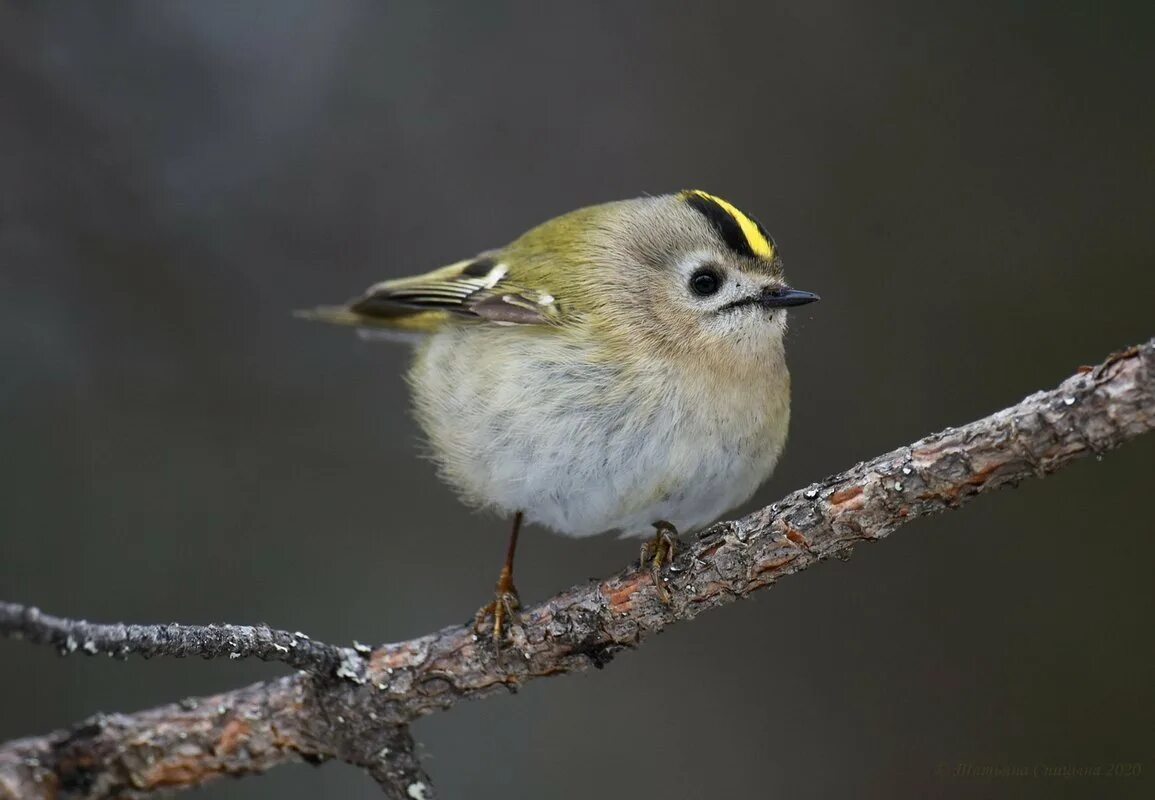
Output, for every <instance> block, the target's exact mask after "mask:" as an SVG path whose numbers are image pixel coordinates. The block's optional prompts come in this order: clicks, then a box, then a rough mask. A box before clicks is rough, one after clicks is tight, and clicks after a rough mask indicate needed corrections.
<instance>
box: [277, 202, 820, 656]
mask: <svg viewBox="0 0 1155 800" xmlns="http://www.w3.org/2000/svg"><path fill="white" fill-rule="evenodd" d="M818 299H819V297H818V295H816V294H814V293H813V292H808V291H803V290H800V289H795V288H792V287H791V286H790V285H789V284H787V283H786V280H785V277H784V274H783V267H782V259H781V256H780V253H779V248H778V246H777V245H776V243H775V242H774V240H773V239H772V238H771V237H770V235H769V234H768V233H767V232H766V229H765V228H764V227H763V226H762V225H761V224H760V223H759V222H758V221H757V220H756V219H755V218H754V217H753V216H751V215H749V214H746V213H744V212H742V211H740V210H739V209H738V208H737V207H736V206H734V205H733V204H731V203H730V202H728V201H726V200H723V199H722V198H721V197H718V196H716V195H713V194H710V193H708V192H706V191H703V190H700V189H691V190H685V191H679V192H673V193H669V194H661V195H646V196H642V197H637V198H633V199H628V200H619V201H613V202H607V203H601V204H599V205H592V206H588V207H584V208H579V209H577V210H575V211H571V212H568V213H565V214H562V215H561V216H558V217H555V218H553V219H550V220H548V221H546V222H544V223H542V224H540V225H538V226H537V227H534V228H532V229H530V230H529V231H527V232H526V233H524V234H522V235H521V236H519V237H518V238H516V239H514V240H513V241H512V242H511V243H509V244H508V245H506V246H505V247H501V248H499V249H495V250H489V251H485V252H481V253H479V254H478V255H476V256H474V257H472V258H468V259H465V260H462V261H457V262H455V263H452V264H449V265H448V266H444V267H441V268H439V269H435V270H433V271H431V272H426V273H424V274H421V275H416V276H413V277H403V278H396V279H391V280H385V281H382V282H380V283H377V284H374V285H373V286H370V287H369V288H368V289H367V290H366V291H365V292H363V293H362V294H361V295H359V296H357V297H355V298H354V299H353V300H351V301H349V302H347V303H344V304H339V305H328V306H318V307H316V308H312V309H308V310H304V311H300V312H297V313H298V315H299V316H301V317H303V318H306V319H310V320H314V321H320V322H327V323H332V324H336V325H342V326H351V327H354V328H358V329H360V330H361V331H362V332H363V334H364V335H367V336H369V337H372V338H386V339H395V340H399V341H405V342H408V343H410V344H411V345H412V346H413V348H414V357H413V360H412V366H411V368H410V370H409V373H408V383H409V387H410V390H411V395H412V401H413V411H414V415H415V417H416V420H417V423H418V424H419V426H420V428H421V429H422V431H423V432H424V435H425V437H426V439H427V442H428V445H429V450H430V452H431V454H432V457H433V460H434V461H435V462H436V465H437V468H438V472H439V474H440V476H441V477H442V478H443V479H444V481H445V482H446V483H448V484H449V485H450V486H451V487H453V489H454V490H455V491H456V492H457V494H458V495H459V496H460V497H461V498H462V500H464V502H465V503H467V504H468V505H470V506H473V507H478V508H485V509H491V510H494V511H497V512H498V513H500V514H503V515H506V516H509V517H512V523H513V524H512V530H511V533H510V539H509V544H508V547H507V548H506V557H505V560H504V562H503V564H502V567H501V570H500V572H499V574H498V580H497V583H496V586H495V590H494V599H493V601H492V602H490V603H488V604H487V605H485V606H483V607H482V608H481V609H480V610H479V611H478V613H477V615H476V616H475V618H474V625H475V629H476V631H477V632H478V633H481V632H483V631H484V630H486V629H488V632H489V633H490V634H491V635H492V637H493V639H494V640H495V641H498V642H500V641H501V639H502V637H503V635H505V634H506V633H507V632H508V629H509V627H510V626H511V625H513V624H516V615H517V613H518V611H519V609H520V605H521V603H520V597H519V595H518V593H517V589H516V586H515V585H514V582H513V562H514V556H515V552H516V549H517V542H518V536H519V533H520V530H521V528H522V525H523V523H534V524H537V525H539V526H542V527H545V528H547V529H550V530H552V531H554V532H556V533H559V534H562V535H566V536H572V537H586V536H592V535H596V534H601V533H607V532H617V533H619V534H620V535H622V536H626V537H628V536H638V537H650V538H649V540H648V541H647V542H646V544H644V545H643V546H642V548H641V565H642V566H643V567H644V566H646V565H647V564H648V565H649V569H650V571H651V572H652V574H653V580H654V585H655V587H657V589H658V591H659V595H660V596H661V597H662V599H663V600H665V601H667V602H668V600H669V596H668V593H667V590H666V588H665V587H664V586H663V584H662V582H661V580H660V570H661V569H662V567H663V566H664V565H666V564H668V563H670V561H671V559H672V558H673V554H674V547H675V543H676V541H677V539H676V537H677V536H678V534H679V532H681V533H685V532H691V531H695V530H699V529H701V528H703V527H704V526H706V525H708V524H709V523H711V522H713V521H715V520H717V519H718V518H719V517H720V516H721V515H722V514H724V513H725V512H727V511H729V510H730V509H732V508H734V507H735V506H737V505H740V504H741V503H743V502H745V501H746V500H748V499H749V498H750V497H751V496H752V495H753V493H754V492H755V490H757V488H758V487H759V486H760V485H761V484H762V483H763V482H764V481H765V480H766V479H767V478H768V477H769V476H770V474H771V473H772V471H773V470H774V467H775V465H776V464H777V462H778V459H779V456H780V455H781V453H782V450H783V447H784V446H785V443H786V436H787V430H788V427H789V421H790V373H789V371H788V369H787V365H786V359H785V353H784V343H783V339H784V336H785V333H786V330H787V310H788V309H789V308H792V307H795V306H801V305H804V304H807V303H812V302H814V301H816V300H818ZM651 531H652V537H651V534H650V532H651Z"/></svg>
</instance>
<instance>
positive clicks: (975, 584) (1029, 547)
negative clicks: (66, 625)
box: [0, 0, 1155, 800]
mask: <svg viewBox="0 0 1155 800" xmlns="http://www.w3.org/2000/svg"><path fill="white" fill-rule="evenodd" d="M1153 44H1155V11H1153V10H1152V6H1151V5H1150V4H1148V3H1139V2H1134V3H1117V4H1101V5H1094V6H1092V4H1089V3H1063V2H1049V3H1041V2H1040V3H1031V2H1000V3H983V2H968V3H957V4H953V6H952V5H947V4H934V5H933V6H932V5H927V4H925V3H920V2H899V3H894V4H887V5H885V6H879V5H875V4H870V5H867V4H862V3H856V2H852V1H851V0H825V1H821V0H820V1H819V2H807V3H802V2H798V3H774V2H753V1H751V2H725V1H719V2H710V3H696V4H681V5H680V6H679V7H675V5H674V4H669V3H657V2H651V3H641V2H639V3H630V4H625V3H608V2H599V3H586V2H570V3H564V4H559V5H552V4H546V3H524V4H517V3H514V4H510V3H499V2H487V3H473V2H465V1H464V0H462V1H461V2H455V3H437V4H432V3H421V4H419V3H404V4H402V3H381V2H376V1H374V0H364V1H363V2H328V3H309V2H300V1H299V0H278V2H249V3H244V4H237V3H226V2H191V1H190V2H166V3H151V2H140V3H131V2H118V3H100V4H96V3H31V2H16V1H15V0H9V2H4V3H3V4H2V5H0V364H2V369H0V452H2V453H3V456H2V458H0V597H3V598H4V599H8V600H14V601H21V602H27V603H35V604H38V605H40V606H42V607H43V608H44V609H46V610H48V611H51V612H54V613H58V614H63V615H70V616H80V617H87V618H89V619H94V620H104V621H115V620H123V621H138V622H146V621H152V622H166V621H172V620H179V621H183V622H190V623H192V622H196V623H204V622H210V621H233V622H257V621H263V622H267V623H269V624H270V625H273V626H276V627H283V628H288V629H290V630H303V631H306V632H308V633H309V634H311V635H312V636H314V637H318V638H322V639H326V640H330V641H334V642H345V643H347V642H349V641H351V640H352V639H353V638H357V639H360V640H362V641H375V642H376V641H384V640H396V639H401V638H405V637H410V636H414V635H418V634H422V633H425V632H428V631H431V630H434V629H436V628H439V627H442V626H444V625H447V624H450V623H454V622H460V621H464V620H465V619H466V618H468V617H469V616H470V615H471V614H472V613H473V611H474V610H475V609H476V608H477V607H478V606H479V605H480V604H481V603H482V602H484V601H486V600H487V599H488V597H489V592H490V591H491V588H492V585H493V580H494V578H495V576H496V571H497V568H498V566H499V562H500V560H501V556H502V554H503V548H504V544H505V537H506V533H507V521H505V520H501V519H497V518H494V517H491V516H488V515H485V514H477V513H472V512H470V511H468V510H466V509H465V508H463V507H462V506H460V505H459V504H458V503H457V502H456V501H455V500H454V498H453V496H452V494H451V492H450V491H449V490H448V489H447V488H446V487H444V486H443V485H441V484H440V483H439V482H438V481H437V479H436V478H435V476H434V472H433V468H432V466H431V465H430V464H429V463H428V462H427V461H424V460H421V459H420V458H419V435H418V432H417V430H416V428H415V426H414V424H413V422H412V420H411V418H410V416H409V415H408V412H407V396H406V389H405V385H404V382H403V379H402V374H403V372H404V370H405V369H406V365H407V362H408V357H409V356H408V353H407V352H406V350H405V349H404V348H402V347H398V346H393V345H386V344H380V343H368V342H362V341H359V340H358V339H357V338H356V337H355V336H353V335H351V334H349V333H348V332H346V331H341V330H337V329H330V328H324V327H319V326H315V325H308V324H305V323H302V322H298V321H295V320H294V319H292V318H291V317H290V313H289V312H290V311H291V310H292V309H294V308H299V307H302V306H310V305H313V304H316V303H321V302H332V301H341V300H344V299H345V298H347V297H349V296H350V295H352V294H354V293H356V292H358V291H360V290H361V289H362V288H363V287H365V286H366V285H368V284H369V283H372V282H374V281H377V280H380V279H383V278H387V277H391V276H398V275H403V274H406V273H409V272H413V271H417V270H425V269H428V268H432V267H434V266H437V265H440V264H442V263H445V262H448V261H451V260H455V259H458V258H461V257H464V256H467V255H469V254H472V253H474V252H476V251H479V250H482V249H485V248H489V247H493V246H496V245H500V244H503V243H504V242H506V241H508V240H509V239H511V238H513V237H514V236H516V235H517V234H518V233H520V232H521V231H522V230H524V229H525V228H527V227H529V226H531V225H533V224H535V223H537V222H540V221H542V220H544V219H546V218H548V217H551V216H553V215H555V214H557V213H560V212H563V211H566V210H569V209H571V208H575V207H577V206H580V205H583V204H589V203H594V202H600V201H603V200H609V199H616V198H622V197H631V196H636V195H639V194H643V193H659V192H665V191H673V190H677V189H680V188H684V187H701V188H705V189H707V190H709V191H712V192H716V193H718V194H720V195H722V196H723V197H726V198H727V199H729V200H731V201H733V202H734V203H735V204H737V205H738V206H739V207H741V208H743V209H747V210H749V211H751V212H752V213H754V214H755V215H757V216H758V217H759V218H760V219H761V220H762V222H763V223H764V224H765V225H766V227H767V228H769V230H770V231H771V233H772V234H773V235H774V236H775V238H776V239H777V241H778V244H779V246H780V248H781V250H782V252H783V254H784V257H785V259H786V265H787V270H788V274H789V275H790V277H791V279H792V281H793V282H794V283H795V284H796V285H797V286H800V287H802V288H805V289H810V290H814V291H817V292H819V293H821V294H822V296H823V302H822V303H820V304H818V305H815V306H807V307H806V308H805V309H802V310H800V312H796V313H794V314H792V320H793V326H792V331H791V334H790V338H789V348H788V349H789V357H790V362H791V367H792V370H793V374H794V386H795V412H794V421H793V430H792V432H791V441H790V445H789V446H788V448H787V452H786V455H785V457H784V459H783V461H782V464H781V466H780V468H779V471H778V473H777V474H776V475H775V476H774V478H773V480H772V481H770V483H769V484H768V485H767V486H765V487H764V489H763V490H762V491H761V492H760V493H759V495H758V496H757V497H756V498H755V500H754V501H752V503H751V504H750V507H755V505H761V504H765V503H768V502H771V501H773V500H774V499H775V498H776V497H778V496H780V495H782V494H784V493H785V492H787V491H789V490H792V489H794V488H797V487H798V486H801V485H804V484H805V483H807V482H809V481H811V480H814V479H817V478H821V477H822V476H824V475H827V474H829V473H832V472H835V471H837V470H839V469H842V468H845V467H847V466H849V465H851V464H853V463H855V462H857V461H859V460H861V459H864V458H868V457H871V456H874V455H876V454H878V453H880V452H883V451H885V450H888V449H891V448H893V447H896V446H899V445H902V444H905V443H907V442H910V441H912V440H914V439H916V438H918V437H920V436H922V435H924V434H927V433H930V432H932V431H935V430H938V429H940V428H942V427H945V426H947V425H957V424H960V423H965V422H967V421H970V420H972V419H974V418H977V417H979V416H982V415H985V414H987V413H989V412H991V411H994V410H996V409H998V408H1001V407H1003V406H1005V405H1008V404H1010V403H1013V402H1015V401H1017V400H1019V399H1020V398H1022V397H1023V396H1024V395H1026V394H1028V393H1030V392H1032V391H1034V390H1036V389H1039V388H1044V387H1050V386H1052V385H1054V384H1055V383H1056V382H1057V381H1058V380H1060V379H1061V378H1063V377H1065V376H1067V375H1068V374H1070V373H1071V372H1072V371H1073V369H1074V368H1075V367H1076V366H1078V365H1080V364H1090V363H1096V362H1098V361H1099V360H1101V359H1102V358H1103V357H1104V356H1105V355H1106V354H1107V353H1109V352H1110V351H1112V350H1114V349H1117V348H1121V347H1123V346H1125V345H1129V344H1133V343H1136V342H1139V341H1142V340H1144V339H1146V338H1148V337H1150V336H1152V335H1153V334H1155V269H1153V267H1155V260H1153V257H1152V253H1153V251H1155V228H1153V226H1152V220H1153V219H1155V193H1153V192H1152V185H1153V179H1155V103H1152V95H1151V86H1152V83H1151V81H1152V75H1155V47H1153ZM1153 479H1155V437H1147V439H1146V440H1142V441H1139V442H1136V443H1133V444H1132V445H1130V446H1128V447H1126V448H1125V449H1123V450H1121V451H1118V452H1116V453H1111V454H1109V455H1107V456H1106V457H1105V458H1104V459H1103V460H1102V462H1101V463H1096V462H1094V461H1089V462H1086V463H1080V464H1078V465H1076V466H1074V467H1073V468H1071V469H1068V470H1066V471H1064V472H1062V473H1061V474H1059V475H1056V476H1054V477H1053V478H1048V479H1047V480H1045V481H1029V482H1027V483H1025V484H1024V485H1023V486H1021V487H1020V488H1019V489H1017V490H1015V491H1007V492H1003V493H1000V494H997V495H992V496H989V497H985V498H983V499H982V500H980V501H979V502H976V503H975V504H974V505H972V506H968V507H967V508H966V509H965V510H963V511H961V512H959V513H952V514H948V515H946V516H943V517H941V518H936V519H931V520H925V521H920V522H917V523H915V524H913V525H910V526H909V527H907V528H903V529H902V530H901V531H899V532H898V533H897V534H896V535H895V536H894V537H893V538H891V539H889V540H887V541H886V542H885V543H883V544H880V545H878V546H874V547H863V548H860V549H859V551H858V552H857V553H856V554H855V555H854V557H853V559H851V561H850V562H849V563H846V564H842V563H831V564H828V565H824V566H821V567H819V568H816V569H814V570H811V571H808V572H806V573H805V574H804V575H801V576H798V577H792V578H790V579H788V580H786V581H784V582H782V583H781V584H780V585H779V586H778V587H777V588H776V590H775V591H773V592H770V593H764V594H763V595H762V596H760V597H758V598H756V599H754V600H752V601H751V602H744V603H739V604H737V605H735V606H733V607H730V608H728V609H725V610H722V611H720V612H715V613H711V614H709V615H707V616H705V617H703V618H701V619H700V620H698V621H697V622H695V623H693V624H689V625H685V626H681V627H677V628H676V629H674V630H671V631H670V632H668V633H667V634H666V635H663V636H661V637H659V638H657V639H655V640H653V641H650V642H648V643H647V645H646V646H645V647H643V648H642V649H641V650H639V651H638V652H632V653H625V654H622V655H621V656H620V657H619V658H618V659H616V660H615V661H614V662H613V664H612V665H611V666H610V667H609V668H608V669H606V670H604V671H601V672H593V673H590V674H585V675H581V676H575V677H569V678H565V679H559V680H550V681H541V682H538V683H535V684H532V685H530V686H528V687H526V689H525V690H524V691H522V692H521V693H520V694H518V695H517V696H516V697H504V698H494V699H491V700H487V701H485V702H483V703H477V704H468V705H465V706H462V707H458V708H457V709H455V710H454V711H453V713H450V714H444V715H439V716H437V717H435V718H431V719H427V720H423V721H422V722H420V723H419V724H418V725H417V726H416V727H415V733H416V735H417V737H418V738H419V739H420V740H421V741H422V742H423V743H424V745H425V750H426V759H427V766H428V767H429V769H430V771H431V773H432V775H433V777H434V779H435V781H436V782H437V783H438V785H439V786H440V788H441V789H442V791H443V792H444V796H445V797H447V798H458V797H470V798H498V797H549V798H560V799H565V798H583V799H584V798H589V797H605V798H617V797H666V798H706V797H752V796H762V795H778V796H803V797H806V796H810V797H844V796H855V797H887V798H890V797H908V796H938V797H975V796H985V797H1111V798H1114V797H1150V796H1152V794H1153V779H1152V778H1151V777H1150V776H1151V775H1153V774H1155V725H1152V709H1153V708H1155V682H1153V681H1152V680H1151V675H1152V672H1153V665H1155V639H1153V637H1152V635H1151V630H1152V628H1151V613H1152V609H1153V606H1155V602H1153V601H1155V589H1153V588H1152V581H1151V577H1150V576H1151V564H1152V560H1153V559H1155V535H1153V534H1155V521H1153V518H1152V514H1151V512H1150V508H1149V507H1148V506H1146V505H1145V503H1147V502H1148V501H1149V500H1150V493H1151V488H1152V483H1153ZM636 554H637V551H636V545H635V544H633V543H630V542H620V541H617V540H616V539H614V538H612V537H603V538H596V539H586V540H580V541H575V540H568V539H563V538H559V537H555V536H550V535H545V534H544V533H543V532H541V531H536V530H535V531H531V532H530V534H529V535H527V536H526V537H524V539H523V542H522V549H521V552H520V553H519V564H518V568H519V569H518V584H519V587H520V589H521V593H522V597H523V598H525V599H526V600H527V601H530V602H533V601H536V600H540V599H542V598H544V597H546V596H548V595H549V594H552V593H554V592H556V591H558V590H560V589H562V588H564V587H566V586H568V585H570V584H573V583H576V582H580V581H583V580H585V579H587V578H589V577H591V576H600V575H603V574H608V573H610V572H612V571H615V570H617V569H618V568H620V567H622V566H623V565H624V564H625V563H626V562H627V561H629V560H630V559H631V558H634V557H636ZM283 672H284V670H283V669H282V668H280V667H278V666H276V665H269V664H263V663H260V662H256V663H248V662H244V663H215V662H214V663H205V662H201V661H199V660H198V661H194V662H184V661H154V662H142V661H139V660H136V661H129V662H127V663H117V662H111V661H108V660H96V659H86V658H82V657H74V658H70V659H60V658H58V657H57V656H56V655H55V653H53V652H51V651H49V650H48V649H44V648H36V647H31V646H28V645H26V644H23V643H19V642H10V641H0V709H2V711H0V739H5V738H10V737H15V736H21V735H30V734H35V733H44V732H47V731H49V730H51V729H53V728H57V727H60V726H64V725H67V724H69V723H71V722H73V721H76V720H79V719H80V718H82V717H84V716H86V715H89V714H92V713H94V712H96V711H131V710H134V709H140V708H143V707H148V706H152V705H155V704H159V703H164V702H168V701H172V700H175V699H178V698H180V697H184V696H187V695H196V694H203V693H208V692H214V691H218V690H223V689H226V688H230V687H234V686H238V685H241V684H244V683H246V682H250V681H253V680H258V679H261V678H264V677H269V676H273V675H277V674H282V673H283ZM1116 762H1141V763H1142V764H1143V769H1144V770H1145V771H1146V775H1144V776H1143V777H1139V778H1099V779H1092V778H1070V779H1062V778H1049V779H1046V778H1018V779H1010V778H995V779H978V778H960V777H954V776H952V775H949V774H947V775H943V774H942V773H943V772H950V771H952V770H954V768H955V766H956V765H958V764H964V765H965V764H970V765H974V766H976V767H982V766H987V765H989V766H994V767H998V766H1009V767H1015V766H1021V765H1027V766H1034V765H1048V766H1053V767H1057V768H1063V767H1082V766H1094V765H1106V764H1111V763H1116ZM201 796H203V797H206V798H213V800H224V798H248V799H252V798H316V797H334V798H336V797H340V798H371V797H377V796H379V795H378V793H377V789H376V788H375V786H374V785H373V784H372V783H371V782H370V780H369V779H368V778H367V777H365V776H364V775H363V774H361V773H360V772H358V771H357V770H354V769H352V768H349V767H345V766H342V765H339V764H330V765H327V766H324V767H323V768H320V769H315V768H312V767H308V766H304V765H300V766H292V767H285V768H281V769H279V770H276V771H274V772H273V773H271V774H269V775H268V776H266V777H263V778H254V779H247V780H245V781H243V782H226V783H218V784H215V785H212V786H210V787H208V788H206V789H205V790H204V791H203V792H202V794H201Z"/></svg>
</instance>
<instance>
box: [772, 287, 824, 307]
mask: <svg viewBox="0 0 1155 800" xmlns="http://www.w3.org/2000/svg"><path fill="white" fill-rule="evenodd" d="M818 299H819V298H818V295H816V294H814V292H804V291H802V290H801V289H791V288H790V287H789V286H774V287H767V288H766V289H763V290H762V296H761V297H760V298H759V300H758V302H760V303H761V304H762V306H763V308H786V307H788V306H804V305H806V304H807V303H813V302H815V301H816V300H818Z"/></svg>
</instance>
